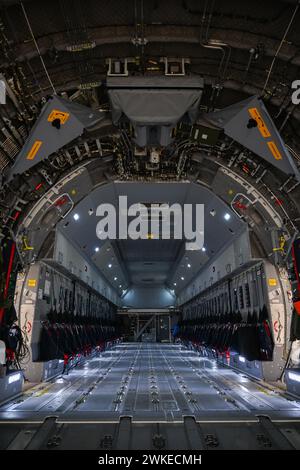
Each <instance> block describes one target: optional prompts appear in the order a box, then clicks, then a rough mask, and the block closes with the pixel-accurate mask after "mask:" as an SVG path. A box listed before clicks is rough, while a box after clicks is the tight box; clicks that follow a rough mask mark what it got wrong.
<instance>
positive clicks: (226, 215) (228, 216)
mask: <svg viewBox="0 0 300 470" xmlns="http://www.w3.org/2000/svg"><path fill="white" fill-rule="evenodd" d="M230 218H231V215H230V214H228V212H226V214H224V219H225V220H229V219H230Z"/></svg>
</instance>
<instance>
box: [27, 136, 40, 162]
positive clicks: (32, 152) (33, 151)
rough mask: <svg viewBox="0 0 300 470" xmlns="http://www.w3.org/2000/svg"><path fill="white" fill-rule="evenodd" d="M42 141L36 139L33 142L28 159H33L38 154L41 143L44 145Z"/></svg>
mask: <svg viewBox="0 0 300 470" xmlns="http://www.w3.org/2000/svg"><path fill="white" fill-rule="evenodd" d="M42 143H43V142H42V141H41V140H36V141H35V142H34V144H33V146H32V147H31V149H30V150H29V152H28V154H27V157H26V159H27V160H33V159H34V158H35V156H36V154H37V153H38V151H39V149H40V147H41V145H42Z"/></svg>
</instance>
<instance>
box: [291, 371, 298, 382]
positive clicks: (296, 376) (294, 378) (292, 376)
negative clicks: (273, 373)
mask: <svg viewBox="0 0 300 470" xmlns="http://www.w3.org/2000/svg"><path fill="white" fill-rule="evenodd" d="M289 379H291V380H294V381H295V382H300V375H299V374H295V372H289Z"/></svg>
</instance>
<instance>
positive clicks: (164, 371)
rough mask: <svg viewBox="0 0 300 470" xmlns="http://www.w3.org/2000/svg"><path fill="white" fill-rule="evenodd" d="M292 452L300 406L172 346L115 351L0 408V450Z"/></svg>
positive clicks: (297, 442)
mask: <svg viewBox="0 0 300 470" xmlns="http://www.w3.org/2000/svg"><path fill="white" fill-rule="evenodd" d="M7 448H8V449H40V448H43V449H57V450H59V449H101V448H102V449H195V450H196V449H300V400H299V401H297V400H296V399H294V398H293V397H291V396H287V395H286V394H285V393H284V392H283V391H282V390H280V389H276V388H272V387H265V386H264V385H263V384H262V383H260V382H259V381H257V380H256V379H254V378H251V377H248V376H246V375H245V374H243V373H241V372H238V371H235V370H233V369H231V368H227V367H223V366H221V365H219V364H217V362H216V361H215V360H212V359H208V358H202V357H199V355H197V354H196V353H194V352H192V351H189V350H187V349H185V348H184V347H182V346H180V345H171V344H152V343H148V344H145V343H123V344H120V345H118V346H116V347H114V348H113V349H111V350H109V351H106V352H105V353H102V354H101V355H100V356H99V357H93V358H92V359H90V360H88V361H86V362H84V363H81V364H79V365H78V366H77V367H75V368H74V369H72V370H71V371H70V373H69V374H68V375H63V376H59V377H56V378H55V379H53V380H51V381H50V382H47V383H43V384H39V385H38V386H36V387H34V388H32V389H29V390H27V391H26V392H25V393H24V394H23V395H22V396H19V397H17V398H16V399H14V400H12V401H10V402H8V403H5V404H4V405H2V406H1V407H0V449H7Z"/></svg>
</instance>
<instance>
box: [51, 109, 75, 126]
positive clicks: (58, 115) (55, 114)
mask: <svg viewBox="0 0 300 470" xmlns="http://www.w3.org/2000/svg"><path fill="white" fill-rule="evenodd" d="M69 117H70V114H69V113H65V112H64V111H59V109H53V110H52V111H51V113H50V114H49V116H48V122H52V121H54V119H59V120H60V122H61V124H65V123H66V122H67V120H68V119H69Z"/></svg>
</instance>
